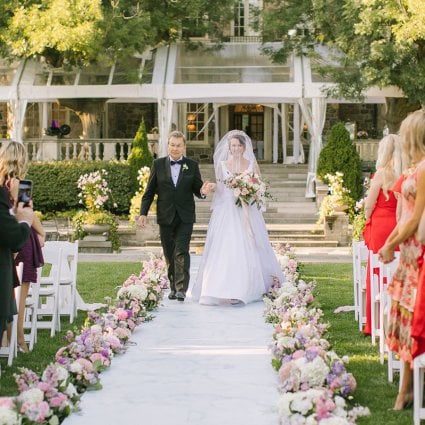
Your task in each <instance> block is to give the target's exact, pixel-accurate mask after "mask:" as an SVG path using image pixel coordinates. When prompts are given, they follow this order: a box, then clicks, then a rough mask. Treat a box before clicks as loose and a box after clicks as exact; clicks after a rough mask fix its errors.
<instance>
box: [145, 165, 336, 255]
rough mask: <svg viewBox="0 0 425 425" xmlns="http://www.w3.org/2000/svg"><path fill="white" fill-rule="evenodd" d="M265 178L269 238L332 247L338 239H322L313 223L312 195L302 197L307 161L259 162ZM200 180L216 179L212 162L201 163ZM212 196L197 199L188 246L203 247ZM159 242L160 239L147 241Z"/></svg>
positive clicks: (200, 248)
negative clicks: (269, 195)
mask: <svg viewBox="0 0 425 425" xmlns="http://www.w3.org/2000/svg"><path fill="white" fill-rule="evenodd" d="M260 168H261V174H262V177H263V178H264V180H266V181H267V182H268V183H269V184H270V192H271V193H272V195H273V198H274V199H272V200H268V203H267V210H266V212H265V213H264V219H265V222H266V225H267V230H268V233H269V237H270V240H271V241H272V242H281V243H289V244H290V245H291V246H304V247H314V246H317V247H318V246H320V247H335V246H338V242H337V241H332V240H325V235H324V228H323V226H318V225H316V224H315V223H316V221H317V208H316V203H315V202H314V201H313V200H312V199H308V198H305V196H304V195H305V183H306V180H307V165H306V164H288V165H286V164H260ZM200 169H201V174H202V178H203V180H204V181H205V180H210V181H215V178H214V168H213V165H212V164H200ZM211 202H212V196H208V198H207V199H204V200H200V199H196V221H197V222H196V224H195V225H194V229H193V234H192V241H191V247H192V249H193V250H195V251H202V248H203V246H204V243H205V237H206V233H207V229H208V222H209V219H210V215H211V211H210V207H211ZM146 245H148V246H159V245H160V242H159V240H149V241H146Z"/></svg>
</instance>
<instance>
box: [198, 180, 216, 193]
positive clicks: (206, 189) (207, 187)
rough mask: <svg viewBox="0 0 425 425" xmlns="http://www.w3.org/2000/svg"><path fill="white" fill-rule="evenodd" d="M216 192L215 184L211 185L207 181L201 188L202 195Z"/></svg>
mask: <svg viewBox="0 0 425 425" xmlns="http://www.w3.org/2000/svg"><path fill="white" fill-rule="evenodd" d="M214 190H215V183H211V182H209V181H208V180H207V181H205V182H204V184H203V185H202V187H201V194H202V195H208V193H210V192H214Z"/></svg>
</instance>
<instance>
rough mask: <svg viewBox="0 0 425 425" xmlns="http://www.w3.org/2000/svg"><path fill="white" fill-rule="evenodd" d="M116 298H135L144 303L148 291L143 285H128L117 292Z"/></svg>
mask: <svg viewBox="0 0 425 425" xmlns="http://www.w3.org/2000/svg"><path fill="white" fill-rule="evenodd" d="M117 295H118V298H127V297H129V298H135V299H136V300H139V301H144V300H145V299H146V297H147V296H148V290H147V288H146V286H145V285H129V286H123V287H122V288H120V289H119V291H118V294H117Z"/></svg>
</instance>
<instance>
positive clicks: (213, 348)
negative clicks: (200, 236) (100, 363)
mask: <svg viewBox="0 0 425 425" xmlns="http://www.w3.org/2000/svg"><path fill="white" fill-rule="evenodd" d="M198 264H199V257H197V256H195V257H192V272H191V273H192V278H194V277H195V274H196V270H197V266H198ZM262 312H263V303H262V302H258V303H254V304H249V305H247V306H244V307H236V306H223V307H222V306H201V305H199V304H195V303H189V302H186V301H185V302H184V303H181V302H178V301H169V300H168V299H164V301H163V305H162V306H161V307H160V308H159V309H158V311H156V312H155V316H156V317H155V318H154V320H153V321H151V322H149V323H146V324H142V325H141V326H139V327H138V328H137V329H136V331H135V332H134V333H133V335H132V338H131V341H133V342H135V343H136V344H137V345H135V346H131V347H129V349H128V351H127V352H126V353H125V354H123V355H120V356H117V357H115V358H114V359H113V361H112V365H111V367H110V368H109V369H108V370H106V371H105V372H103V373H102V374H101V383H102V385H103V389H101V390H100V391H90V392H87V393H85V394H84V395H83V396H82V401H81V411H80V412H78V413H73V414H71V416H70V417H69V418H67V419H66V420H65V421H64V424H65V425H88V424H90V425H97V424H99V425H114V424H125V423H131V424H135V425H138V424H149V425H192V424H193V425H275V424H277V422H278V421H277V413H276V402H277V399H278V393H277V389H276V372H274V371H273V369H272V367H271V364H270V361H271V355H270V353H269V352H268V350H267V345H268V343H269V342H270V340H271V336H272V327H271V325H269V324H265V323H264V319H263V316H262Z"/></svg>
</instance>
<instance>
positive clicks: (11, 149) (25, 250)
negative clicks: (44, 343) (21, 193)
mask: <svg viewBox="0 0 425 425" xmlns="http://www.w3.org/2000/svg"><path fill="white" fill-rule="evenodd" d="M27 168H28V160H27V152H26V150H25V147H24V145H23V144H22V143H18V142H14V141H12V142H10V143H8V144H7V145H6V146H4V147H3V148H2V149H1V153H0V178H1V179H2V181H3V182H4V186H5V188H6V189H7V188H8V187H9V186H10V180H11V176H13V178H15V179H18V180H22V179H23V178H25V174H26V172H27ZM8 195H9V203H10V206H11V207H12V206H14V205H16V204H17V202H18V194H17V193H12V192H9V194H8ZM45 236H46V233H45V231H44V229H43V226H42V225H41V222H40V219H39V218H38V216H37V215H36V214H33V220H32V226H31V234H30V237H29V238H28V240H27V241H26V242H25V244H24V246H23V247H22V249H21V250H20V251H19V252H18V253H17V256H16V258H15V264H16V265H18V264H19V263H20V262H22V263H23V265H24V269H23V274H22V282H21V291H20V297H19V308H18V349H19V351H21V352H24V353H26V352H28V346H27V343H26V342H25V337H24V317H25V304H26V299H27V296H28V291H29V288H30V283H31V282H37V268H38V267H41V266H42V265H43V263H44V261H43V254H42V252H41V247H42V246H43V245H44V241H45Z"/></svg>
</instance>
